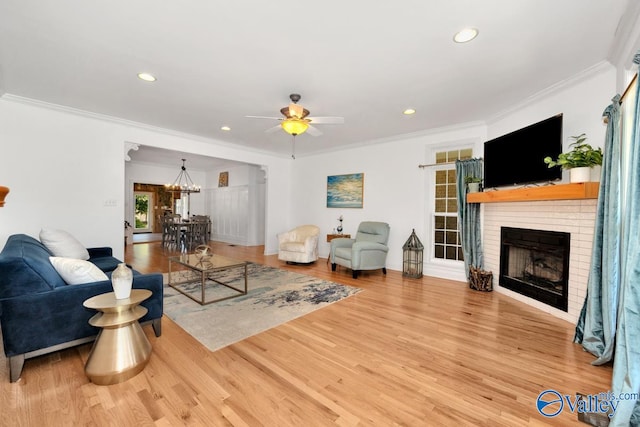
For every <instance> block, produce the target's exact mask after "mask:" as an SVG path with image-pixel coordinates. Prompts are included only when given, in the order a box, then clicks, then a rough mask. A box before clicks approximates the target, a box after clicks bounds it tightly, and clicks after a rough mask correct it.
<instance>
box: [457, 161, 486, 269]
mask: <svg viewBox="0 0 640 427" xmlns="http://www.w3.org/2000/svg"><path fill="white" fill-rule="evenodd" d="M467 176H475V177H482V176H483V175H482V159H469V160H456V188H457V201H458V230H460V237H461V238H462V252H463V254H464V269H465V274H466V275H467V279H468V278H469V266H471V265H473V266H475V267H477V268H484V254H483V253H482V234H481V230H480V204H479V203H467V184H466V183H465V182H464V180H465V178H466V177H467Z"/></svg>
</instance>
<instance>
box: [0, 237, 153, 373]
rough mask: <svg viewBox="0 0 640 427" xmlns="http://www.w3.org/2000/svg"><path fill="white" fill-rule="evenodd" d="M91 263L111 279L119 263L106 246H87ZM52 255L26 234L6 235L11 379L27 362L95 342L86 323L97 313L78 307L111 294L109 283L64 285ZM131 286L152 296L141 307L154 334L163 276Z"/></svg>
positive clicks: (1, 316) (4, 312) (137, 279)
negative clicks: (102, 295) (144, 290)
mask: <svg viewBox="0 0 640 427" xmlns="http://www.w3.org/2000/svg"><path fill="white" fill-rule="evenodd" d="M88 251H89V256H90V258H89V261H90V262H92V263H93V264H95V265H96V266H97V267H98V268H100V269H101V270H102V271H104V272H105V273H106V274H107V276H109V277H110V275H111V272H112V271H113V270H115V268H116V267H117V266H118V264H119V263H120V262H121V261H119V260H118V259H116V258H114V257H113V256H112V250H111V248H108V247H103V248H89V249H88ZM50 256H53V255H52V253H51V252H50V251H49V250H48V249H47V248H46V247H45V246H44V245H43V244H42V243H40V241H38V240H36V239H34V238H33V237H30V236H27V235H25V234H15V235H12V236H10V237H9V239H8V240H7V243H6V245H5V247H4V249H3V250H2V252H1V253H0V326H1V327H2V341H3V342H2V343H3V346H4V353H5V355H6V356H7V358H8V359H9V370H10V381H11V382H15V381H17V380H18V379H19V378H20V375H21V374H22V367H23V366H24V361H25V359H29V358H32V357H36V356H40V355H43V354H46V353H50V352H53V351H58V350H62V349H64V348H68V347H72V346H76V345H79V344H83V343H86V342H90V341H92V340H94V339H95V337H96V335H97V334H98V332H99V330H98V328H95V327H93V326H91V325H89V323H88V321H89V319H90V318H91V317H92V316H93V315H94V314H95V313H96V312H95V311H94V310H90V309H87V308H85V307H84V306H83V305H82V303H83V302H84V301H85V300H86V299H88V298H91V297H93V296H95V295H99V294H102V293H105V292H112V291H113V288H112V287H111V281H110V280H104V281H100V282H94V283H86V284H82V285H67V284H66V283H65V281H64V280H63V279H62V277H60V275H59V274H58V272H57V271H56V270H55V268H54V267H53V265H52V264H51V262H50V260H49V257H50ZM133 288H135V289H148V290H150V291H151V292H153V295H152V296H151V297H150V298H149V299H147V300H146V301H144V302H143V303H142V305H143V306H144V307H146V308H147V310H148V312H147V314H146V315H145V316H144V317H143V318H142V319H140V322H141V323H147V322H151V323H152V325H153V329H154V332H155V335H156V336H160V335H161V333H162V326H161V318H162V312H163V306H162V303H163V288H162V274H159V273H157V274H140V273H139V272H137V271H135V270H134V272H133Z"/></svg>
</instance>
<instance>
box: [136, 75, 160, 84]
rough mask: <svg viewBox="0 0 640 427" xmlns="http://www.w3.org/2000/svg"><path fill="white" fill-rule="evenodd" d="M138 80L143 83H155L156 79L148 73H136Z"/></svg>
mask: <svg viewBox="0 0 640 427" xmlns="http://www.w3.org/2000/svg"><path fill="white" fill-rule="evenodd" d="M138 78H139V79H140V80H144V81H145V82H155V81H156V78H155V77H154V76H152V75H151V74H149V73H138Z"/></svg>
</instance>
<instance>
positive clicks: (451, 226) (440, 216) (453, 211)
mask: <svg viewBox="0 0 640 427" xmlns="http://www.w3.org/2000/svg"><path fill="white" fill-rule="evenodd" d="M472 157H473V150H472V149H471V148H464V149H459V150H452V151H441V152H437V153H435V158H436V165H438V164H442V166H437V167H438V169H437V170H436V171H435V180H434V185H435V189H434V193H433V194H434V195H435V197H434V200H433V207H434V210H433V213H432V216H433V222H432V224H433V257H434V258H436V259H443V260H451V261H463V260H464V257H463V255H462V246H461V242H460V232H459V231H458V202H457V199H456V192H457V188H456V171H455V165H454V162H455V161H456V160H458V159H459V160H466V159H470V158H472Z"/></svg>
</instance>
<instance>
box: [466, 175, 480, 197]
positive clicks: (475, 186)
mask: <svg viewBox="0 0 640 427" xmlns="http://www.w3.org/2000/svg"><path fill="white" fill-rule="evenodd" d="M464 182H465V183H466V184H467V189H468V190H469V193H477V192H479V191H480V183H481V182H482V178H478V177H477V176H471V175H469V176H466V177H465V178H464Z"/></svg>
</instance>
